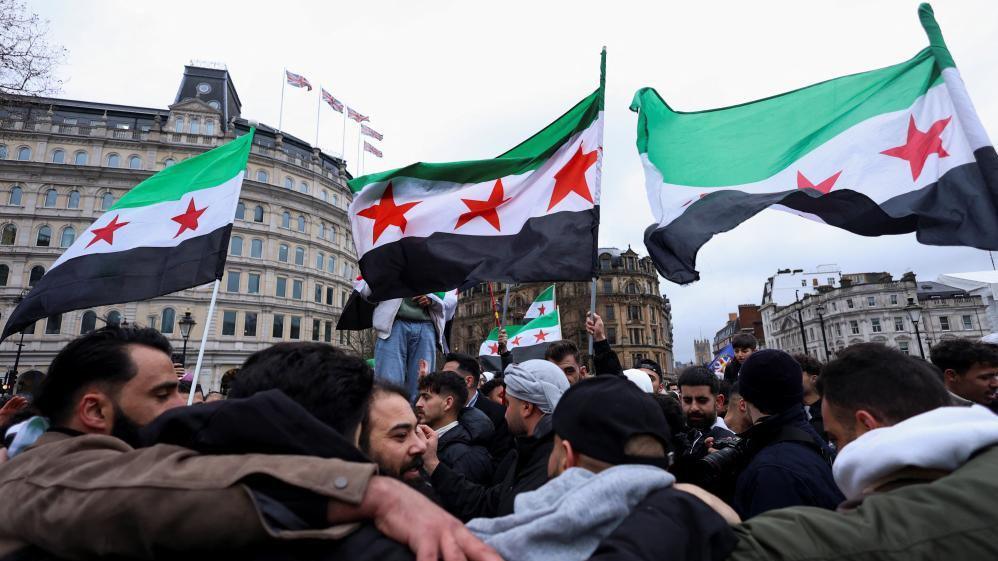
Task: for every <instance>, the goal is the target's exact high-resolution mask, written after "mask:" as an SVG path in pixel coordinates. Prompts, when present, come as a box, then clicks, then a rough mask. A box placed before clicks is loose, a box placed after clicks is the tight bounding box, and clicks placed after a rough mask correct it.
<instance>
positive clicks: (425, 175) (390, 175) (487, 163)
mask: <svg viewBox="0 0 998 561" xmlns="http://www.w3.org/2000/svg"><path fill="white" fill-rule="evenodd" d="M601 99H602V95H601V90H596V91H595V92H593V93H592V94H590V95H589V96H588V97H586V98H585V99H583V100H582V101H580V102H579V103H577V104H575V106H574V107H572V108H571V109H569V110H568V112H567V113H565V114H564V115H562V116H561V117H559V118H558V119H557V120H556V121H555V122H553V123H551V124H550V125H548V126H547V127H545V128H544V129H543V130H541V131H540V132H539V133H537V134H535V135H534V136H532V137H530V138H528V139H527V140H525V141H523V142H521V143H520V144H518V145H517V146H516V147H514V148H513V149H512V150H509V151H508V152H506V153H505V154H502V155H501V156H499V157H498V158H494V159H491V160H473V161H467V162H447V163H441V164H428V163H422V162H420V163H415V164H412V165H409V166H406V167H403V168H398V169H393V170H388V171H383V172H380V173H373V174H370V175H364V176H361V177H358V178H355V179H352V180H350V181H349V182H348V185H349V186H350V190H351V191H353V192H354V193H359V192H360V191H362V190H363V189H364V187H366V186H368V185H370V184H372V183H380V182H382V181H388V180H389V179H396V178H402V177H410V178H414V179H425V180H428V181H447V182H452V183H481V182H483V181H491V180H493V179H498V178H500V177H506V176H508V175H516V174H520V173H524V172H527V171H531V170H535V169H537V168H539V167H541V165H543V164H544V162H546V161H547V160H548V158H550V157H551V155H552V154H554V153H555V152H556V151H557V150H558V148H560V147H561V146H562V145H563V144H565V142H567V141H568V139H569V138H571V137H572V136H573V135H575V134H576V133H578V132H581V131H584V130H586V129H587V128H589V125H591V124H592V123H593V122H594V121H595V120H596V119H597V118H598V117H599V112H600V100H601Z"/></svg>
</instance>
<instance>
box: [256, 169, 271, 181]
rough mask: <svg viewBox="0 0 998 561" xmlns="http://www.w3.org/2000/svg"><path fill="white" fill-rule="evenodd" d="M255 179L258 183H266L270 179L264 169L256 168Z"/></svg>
mask: <svg viewBox="0 0 998 561" xmlns="http://www.w3.org/2000/svg"><path fill="white" fill-rule="evenodd" d="M256 180H257V181H259V182H260V183H268V182H269V181H270V175H268V174H267V171H266V170H262V169H258V170H256Z"/></svg>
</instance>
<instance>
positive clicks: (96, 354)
mask: <svg viewBox="0 0 998 561" xmlns="http://www.w3.org/2000/svg"><path fill="white" fill-rule="evenodd" d="M129 345H142V346H145V347H150V348H153V349H156V350H159V351H163V353H164V354H165V355H166V356H167V357H169V356H170V353H171V352H173V349H172V348H171V347H170V341H168V340H167V339H166V337H163V334H162V333H160V332H159V331H156V330H155V329H152V328H151V327H121V326H116V325H112V326H107V327H102V328H100V329H98V330H96V331H91V332H90V333H87V334H86V335H82V336H80V337H77V338H76V339H73V340H72V341H70V342H69V344H67V345H66V346H65V347H63V348H62V350H61V351H59V354H57V355H55V359H53V360H52V365H51V366H49V371H48V375H47V376H45V379H44V380H43V381H42V383H41V386H40V388H39V389H38V394H37V395H36V396H35V401H34V405H35V407H36V408H37V409H38V411H39V412H40V413H41V414H42V415H43V416H45V417H48V418H49V419H51V421H52V424H53V425H55V426H59V425H62V424H65V423H66V422H67V421H68V420H69V417H70V415H71V414H72V411H73V409H74V408H75V406H76V401H77V400H78V399H79V398H80V393H81V392H82V391H83V390H84V389H85V388H87V387H89V386H91V385H94V384H96V385H99V386H100V387H101V388H102V390H103V391H105V392H108V393H111V394H116V393H117V391H118V390H120V389H121V386H123V385H124V384H125V383H127V382H128V381H129V380H131V379H132V378H134V377H135V375H136V374H137V373H138V369H137V367H136V366H135V363H134V362H133V361H132V357H131V356H130V355H129V353H128V349H127V347H128V346H129Z"/></svg>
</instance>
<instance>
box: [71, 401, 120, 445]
mask: <svg viewBox="0 0 998 561" xmlns="http://www.w3.org/2000/svg"><path fill="white" fill-rule="evenodd" d="M75 421H76V423H77V424H78V425H79V427H80V428H82V430H83V432H88V433H95V434H111V429H112V428H113V427H114V405H113V404H112V403H111V400H110V399H109V398H108V397H107V395H105V394H104V393H103V392H99V391H88V392H87V393H85V394H83V397H82V398H80V401H79V402H77V404H76V419H75Z"/></svg>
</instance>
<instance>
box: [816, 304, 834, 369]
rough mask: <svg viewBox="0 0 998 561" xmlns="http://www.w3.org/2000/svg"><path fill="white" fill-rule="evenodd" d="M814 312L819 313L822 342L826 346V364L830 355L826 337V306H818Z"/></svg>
mask: <svg viewBox="0 0 998 561" xmlns="http://www.w3.org/2000/svg"><path fill="white" fill-rule="evenodd" d="M814 311H816V312H818V321H819V322H820V323H821V342H822V343H824V345H825V362H828V359H829V358H830V353H829V352H828V336H827V335H825V305H824V304H818V305H817V307H815V309H814Z"/></svg>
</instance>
